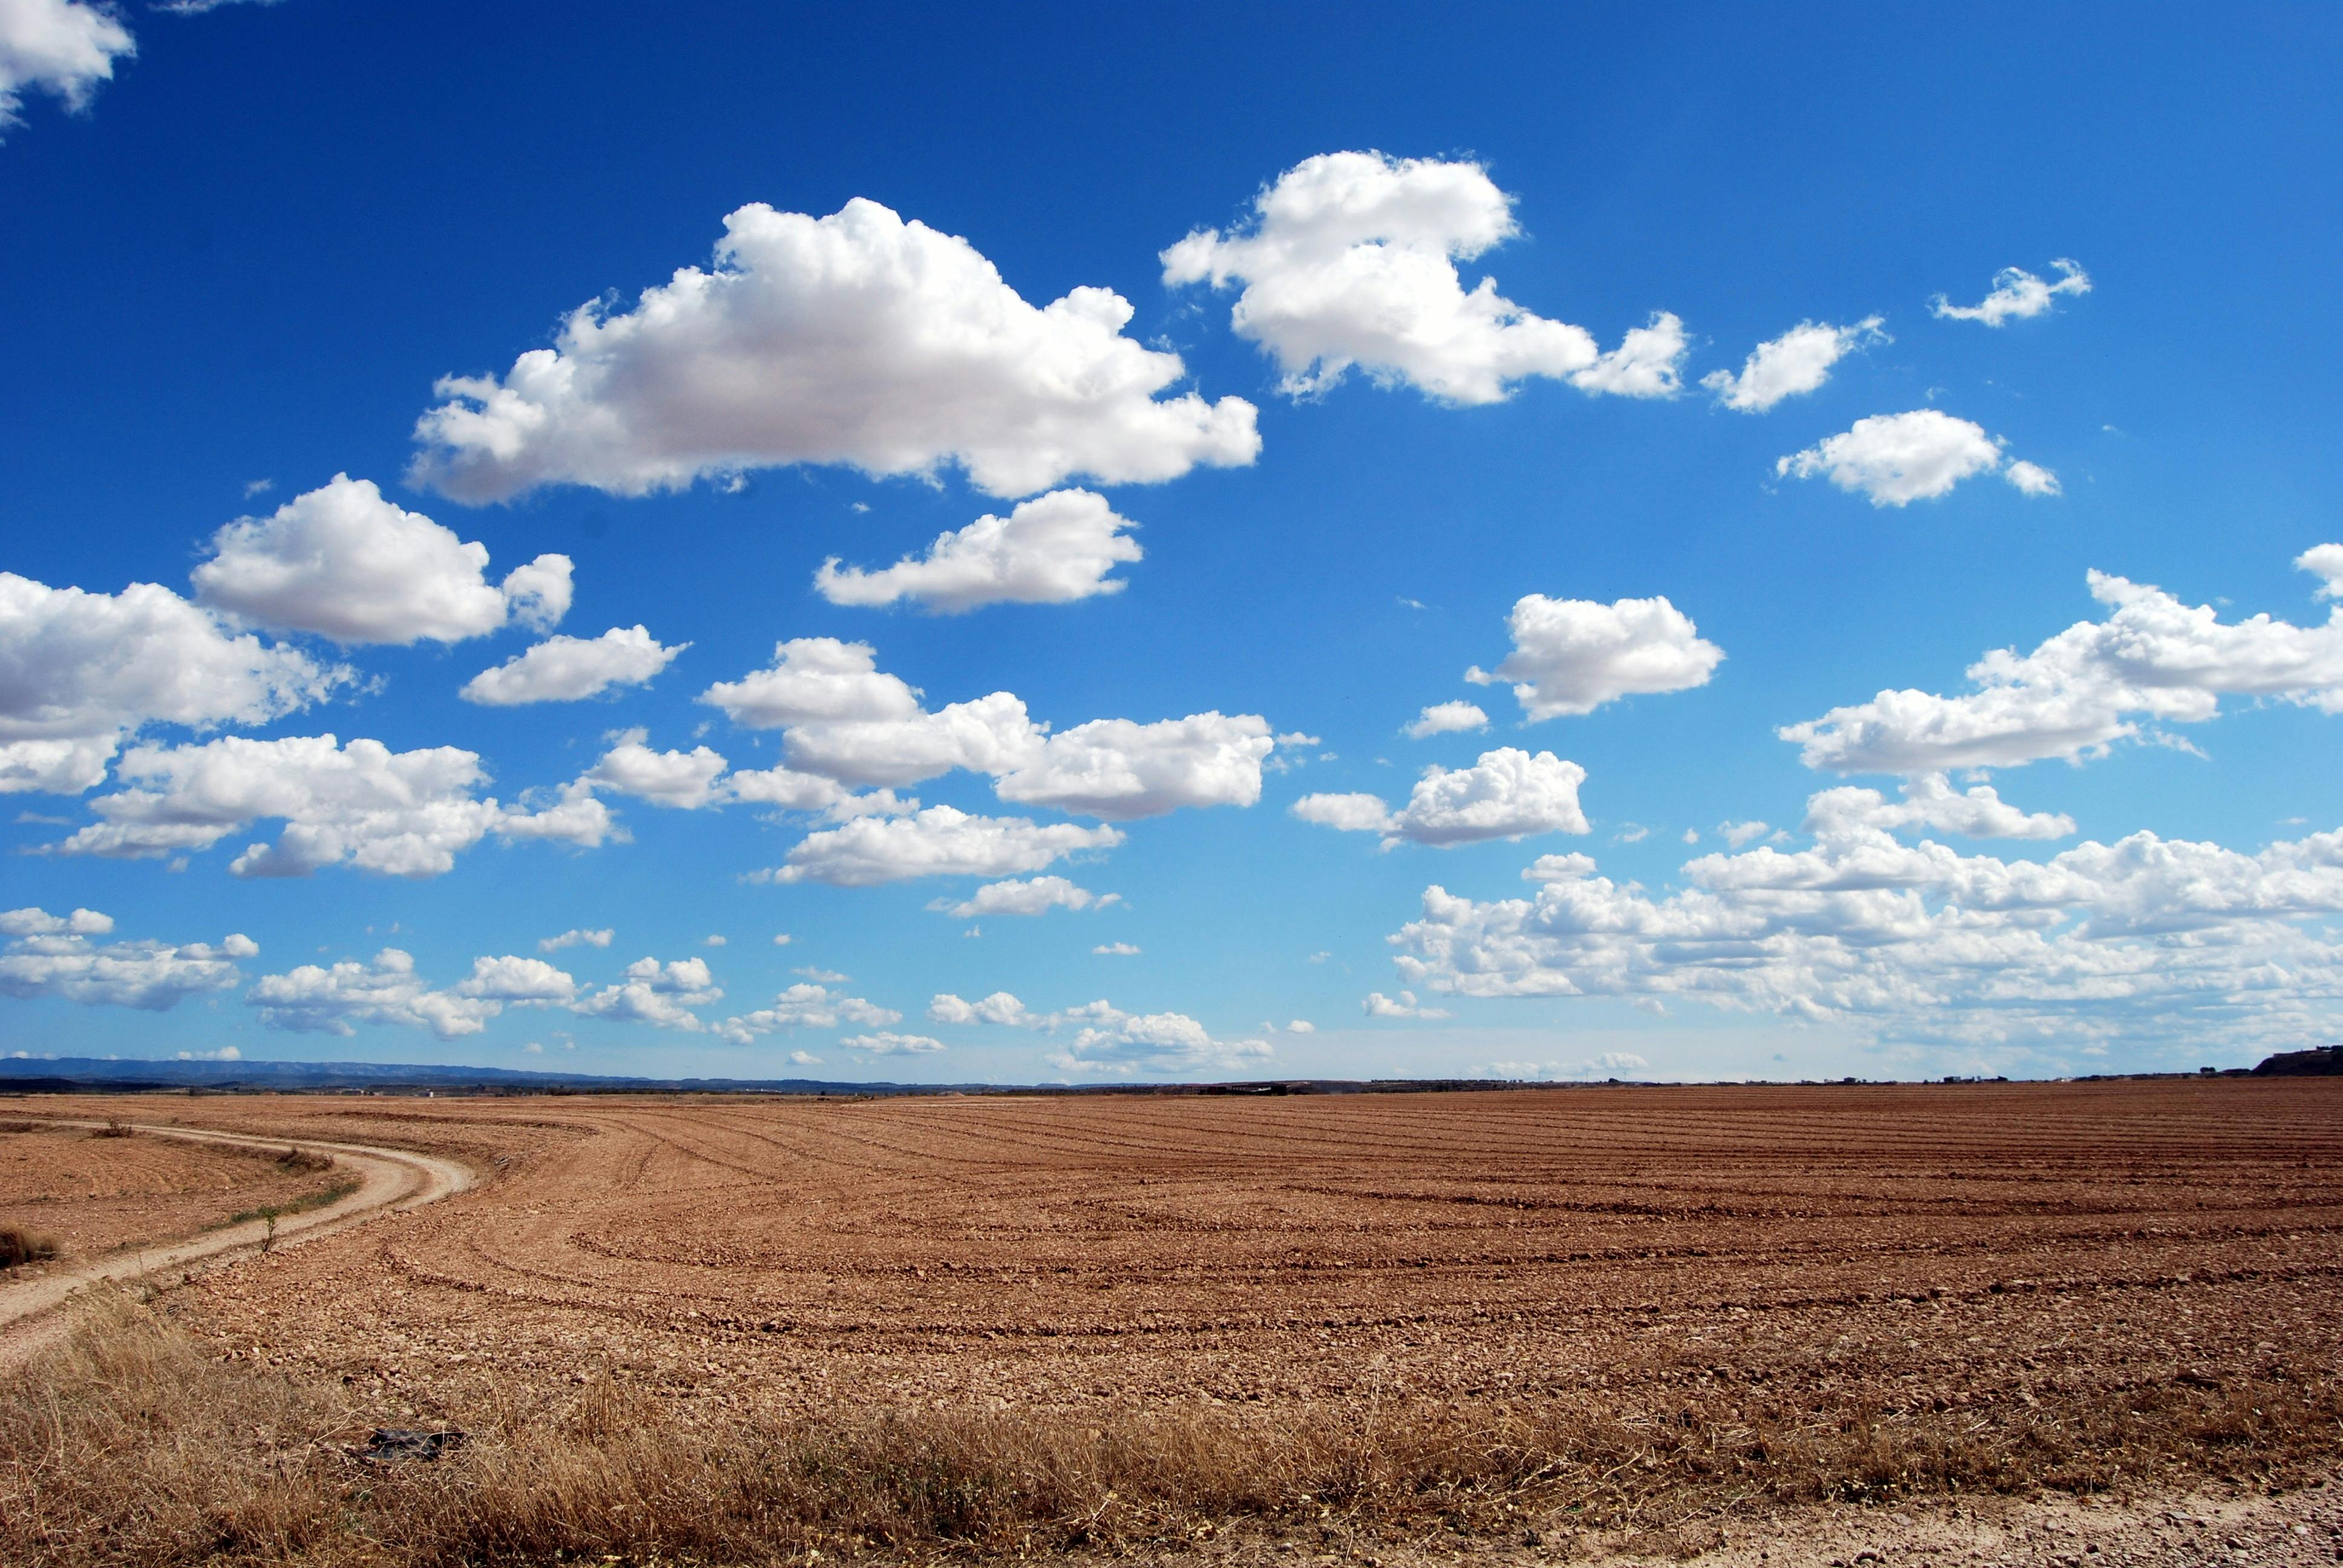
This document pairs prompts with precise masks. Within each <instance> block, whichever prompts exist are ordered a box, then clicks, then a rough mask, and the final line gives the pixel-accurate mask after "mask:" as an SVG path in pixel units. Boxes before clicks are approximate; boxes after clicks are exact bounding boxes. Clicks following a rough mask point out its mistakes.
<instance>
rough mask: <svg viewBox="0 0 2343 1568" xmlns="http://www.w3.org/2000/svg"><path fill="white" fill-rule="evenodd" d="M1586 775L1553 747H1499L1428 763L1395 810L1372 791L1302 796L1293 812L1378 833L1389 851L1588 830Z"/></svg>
mask: <svg viewBox="0 0 2343 1568" xmlns="http://www.w3.org/2000/svg"><path fill="white" fill-rule="evenodd" d="M1585 780H1586V769H1584V768H1582V767H1580V766H1579V765H1578V764H1577V763H1575V762H1565V761H1564V760H1563V759H1561V758H1559V757H1556V756H1555V755H1554V753H1553V752H1551V751H1540V752H1538V753H1536V754H1535V755H1532V754H1531V753H1529V752H1527V751H1523V750H1521V749H1517V748H1515V747H1511V746H1501V747H1498V748H1497V749H1494V750H1493V751H1483V753H1481V758H1480V760H1479V761H1477V762H1475V763H1473V766H1472V767H1470V768H1454V769H1450V768H1442V767H1438V766H1436V765H1435V766H1433V767H1430V768H1427V769H1424V770H1423V777H1422V778H1421V779H1417V780H1416V783H1415V788H1414V789H1413V791H1411V792H1410V794H1409V796H1408V802H1407V804H1406V806H1405V807H1403V808H1402V809H1400V810H1398V811H1393V810H1391V809H1388V808H1387V807H1385V806H1384V804H1383V801H1382V800H1381V799H1378V798H1377V797H1375V796H1373V795H1304V796H1303V797H1302V799H1299V800H1296V801H1295V802H1294V803H1293V806H1292V813H1293V815H1294V816H1296V817H1299V818H1300V819H1302V820H1303V821H1305V822H1316V823H1319V824H1321V825H1322V826H1324V827H1329V828H1335V829H1341V830H1342V831H1345V832H1369V833H1381V834H1382V835H1383V848H1385V849H1392V848H1393V847H1395V846H1397V845H1400V844H1403V843H1406V844H1428V845H1431V846H1433V848H1435V849H1453V848H1455V847H1456V846H1458V845H1460V844H1481V843H1486V842H1488V841H1489V840H1490V839H1521V838H1525V837H1527V836H1529V835H1531V834H1534V833H1584V832H1585V831H1587V824H1586V814H1585V812H1584V810H1582V809H1580V807H1579V804H1578V787H1579V786H1580V785H1581V784H1583V783H1584V782H1585Z"/></svg>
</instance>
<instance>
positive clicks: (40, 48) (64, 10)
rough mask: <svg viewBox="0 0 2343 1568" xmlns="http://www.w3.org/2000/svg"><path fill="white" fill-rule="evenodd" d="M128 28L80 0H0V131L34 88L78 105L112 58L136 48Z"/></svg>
mask: <svg viewBox="0 0 2343 1568" xmlns="http://www.w3.org/2000/svg"><path fill="white" fill-rule="evenodd" d="M135 52H136V45H134V44H133V43H132V41H131V37H130V29H129V28H127V27H125V26H124V25H122V22H121V20H120V18H118V17H116V15H114V13H113V12H112V11H111V10H109V9H107V8H106V7H103V6H98V5H84V4H82V3H81V0H0V131H5V130H6V129H7V128H8V127H9V126H13V125H15V124H16V122H17V121H18V119H20V118H21V117H22V109H23V105H24V99H25V92H26V91H27V90H28V89H31V88H38V89H40V90H41V91H43V92H46V93H53V94H55V95H56V96H58V97H60V98H62V99H64V100H65V106H66V107H68V108H74V109H78V108H80V107H82V106H84V105H85V104H86V103H88V102H89V95H90V93H91V91H92V90H93V89H95V88H96V86H97V85H98V84H99V83H100V82H106V81H111V80H112V79H113V77H114V62H115V61H116V60H117V59H120V58H122V57H123V56H125V55H130V54H132V53H135Z"/></svg>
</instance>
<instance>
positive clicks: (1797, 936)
mask: <svg viewBox="0 0 2343 1568" xmlns="http://www.w3.org/2000/svg"><path fill="white" fill-rule="evenodd" d="M1835 793H1836V792H1826V796H1818V797H1817V798H1816V799H1815V801H1814V802H1813V803H1812V807H1811V809H1810V812H1809V821H1810V824H1811V825H1812V827H1813V829H1814V831H1815V843H1814V845H1813V846H1812V847H1811V848H1809V849H1796V850H1789V851H1785V850H1782V849H1775V848H1772V847H1770V846H1768V847H1764V848H1758V849H1749V850H1745V851H1743V852H1740V853H1737V854H1717V855H1707V856H1703V857H1701V858H1699V859H1694V860H1692V861H1690V862H1689V863H1688V864H1686V865H1685V866H1684V872H1683V875H1684V879H1685V881H1686V882H1687V883H1688V884H1689V885H1688V886H1687V887H1685V888H1684V890H1682V891H1680V892H1677V893H1674V894H1671V895H1669V896H1667V897H1665V898H1654V897H1652V896H1650V895H1648V894H1646V893H1644V891H1642V890H1639V889H1637V888H1634V887H1633V886H1628V885H1622V884H1618V883H1614V882H1613V881H1612V880H1610V879H1607V878H1604V877H1601V876H1598V875H1596V874H1595V871H1594V866H1593V864H1592V862H1591V861H1590V862H1587V863H1586V864H1584V865H1583V866H1578V867H1574V868H1569V870H1570V871H1571V872H1572V873H1574V874H1567V875H1557V876H1554V877H1553V878H1552V879H1545V880H1544V881H1543V885H1542V886H1540V888H1539V889H1538V890H1537V892H1536V895H1535V896H1534V898H1529V899H1507V900H1493V901H1491V902H1486V903H1482V902H1475V901H1473V900H1468V899H1462V898H1458V897H1456V896H1454V895H1453V894H1451V893H1449V892H1447V891H1446V890H1443V889H1441V888H1438V887H1433V888H1430V889H1427V890H1425V893H1424V896H1423V914H1422V917H1421V918H1420V919H1419V920H1416V921H1415V922H1413V923H1412V924H1410V925H1409V926H1407V927H1406V928H1405V929H1403V930H1402V931H1401V932H1399V933H1398V935H1397V936H1395V937H1394V938H1393V945H1394V947H1395V948H1396V949H1397V950H1398V951H1397V962H1398V967H1399V970H1400V974H1401V977H1402V978H1403V980H1406V981H1407V982H1408V983H1410V984H1412V985H1425V986H1431V987H1433V988H1435V989H1438V990H1444V991H1449V992H1453V993H1455V994H1461V995H1467V996H1483V997H1503V996H1575V995H1604V996H1625V997H1630V998H1644V999H1653V1000H1674V999H1682V1000H1696V1001H1703V1002H1706V1003H1708V1004H1710V1005H1714V1006H1716V1007H1720V1008H1725V1009H1728V1010H1744V1011H1758V1012H1773V1013H1778V1014H1781V1015H1783V1016H1785V1017H1787V1018H1791V1019H1805V1020H1820V1021H1834V1022H1839V1023H1843V1024H1847V1025H1851V1026H1853V1027H1855V1029H1857V1030H1861V1031H1863V1032H1865V1033H1869V1034H1871V1035H1874V1036H1875V1037H1877V1038H1880V1039H1883V1040H1970V1041H1975V1042H1986V1043H1992V1042H2002V1043H2009V1042H2017V1043H2022V1044H2026V1045H2028V1046H2030V1047H2031V1048H2034V1049H2040V1050H2053V1051H2056V1050H2069V1049H2076V1048H2079V1047H2082V1046H2087V1045H2088V1044H2090V1043H2092V1042H2093V1041H2106V1040H2126V1041H2129V1042H2133V1043H2135V1044H2138V1043H2147V1042H2152V1041H2164V1042H2167V1043H2172V1044H2175V1045H2177V1046H2179V1047H2182V1048H2184V1049H2186V1050H2189V1051H2191V1052H2196V1051H2200V1050H2204V1049H2207V1048H2208V1047H2209V1046H2210V1045H2211V1044H2214V1043H2217V1042H2222V1041H2232V1042H2236V1043H2238V1044H2247V1043H2261V1042H2266V1041H2268V1040H2272V1039H2292V1038H2319V1039H2323V1038H2331V1036H2332V1032H2333V1030H2334V1028H2335V1024H2336V1019H2335V1012H2334V1006H2333V1002H2332V999H2333V998H2334V997H2336V996H2338V995H2343V946H2338V943H2337V941H2336V940H2335V925H2334V922H2335V920H2336V917H2337V916H2338V914H2343V831H2332V832H2325V833H2318V834H2313V835H2310V836H2308V837H2307V838H2305V839H2299V840H2296V841H2292V842H2279V843H2275V844H2272V845H2270V846H2268V848H2267V849H2262V850H2261V851H2259V852H2258V853H2253V854H2247V853H2244V852H2241V851H2237V850H2233V849H2227V848H2224V847H2222V846H2220V845H2218V844H2213V843H2205V842H2193V841H2189V840H2184V839H2162V838H2160V837H2158V836H2157V835H2156V834H2154V833H2148V832H2140V833H2134V834H2132V835H2131V836H2129V837H2128V838H2126V839H2121V840H2119V841H2117V842H2116V843H2112V844H2107V843H2099V842H2087V843H2083V844H2080V845H2077V846H2076V847H2075V848H2073V849H2068V850H2066V851H2065V852H2063V853H2060V854H2058V855H2056V856H2054V857H2052V858H2050V859H2046V860H2043V861H2031V860H2022V859H2011V860H2004V859H1996V858H1994V857H1991V856H1984V855H1976V856H1969V855H1962V854H1958V853H1956V851H1954V850H1952V849H1948V848H1946V846H1944V845H1942V844H1940V843H1936V842H1934V841H1931V840H1926V839H1924V840H1922V841H1920V842H1918V843H1916V844H1906V843H1904V842H1902V841H1900V840H1899V839H1897V838H1896V836H1895V835H1894V833H1893V832H1891V831H1890V830H1888V829H1885V828H1883V827H1880V826H1876V825H1875V823H1874V822H1873V821H1872V820H1870V818H1872V817H1873V816H1874V815H1875V813H1874V812H1871V811H1868V810H1865V809H1845V808H1846V807H1848V806H1849V805H1850V802H1849V801H1848V800H1846V799H1845V798H1844V797H1841V798H1840V799H1838V800H1836V801H1833V800H1831V799H1827V794H1835ZM1973 803H1976V802H1973ZM1853 804H1855V805H1857V806H1858V807H1860V806H1861V805H1863V804H1865V803H1853ZM1867 804H1869V805H1871V806H1877V805H1879V804H1881V802H1879V801H1878V800H1877V799H1876V798H1874V799H1873V801H1871V802H1869V803H1867ZM1941 804H1943V803H1942V802H1939V805H1941ZM1976 804H1983V803H1976ZM1996 805H1997V803H1996ZM1958 811H1959V809H1958V808H1956V809H1955V812H1956V814H1957V813H1958ZM1927 825H1929V824H1926V823H1925V822H1923V821H1921V820H1919V819H1918V813H1915V814H1913V815H1912V816H1911V817H1910V818H1907V819H1906V820H1905V821H1904V822H1902V823H1901V824H1900V826H1901V827H1902V828H1903V829H1905V830H1910V829H1916V828H1920V827H1924V826H1927ZM2001 825H2003V826H2008V825H2009V824H2006V823H2004V824H2001ZM1562 869H1563V868H1556V870H1558V871H1559V870H1562ZM2191 1060H2194V1058H2193V1056H2192V1058H2191Z"/></svg>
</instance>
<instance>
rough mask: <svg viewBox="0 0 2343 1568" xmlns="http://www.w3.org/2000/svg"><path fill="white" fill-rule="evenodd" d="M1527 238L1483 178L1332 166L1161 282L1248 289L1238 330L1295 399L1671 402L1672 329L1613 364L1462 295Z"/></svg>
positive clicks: (1294, 171)
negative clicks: (1581, 396)
mask: <svg viewBox="0 0 2343 1568" xmlns="http://www.w3.org/2000/svg"><path fill="white" fill-rule="evenodd" d="M1518 232H1519V230H1518V228H1517V226H1516V225H1515V224H1514V221H1513V201H1512V198H1511V197H1509V196H1506V195H1505V194H1504V193H1503V191H1501V190H1499V189H1498V188H1497V186H1496V185H1495V183H1494V182H1493V181H1492V180H1491V179H1490V178H1489V176H1488V174H1487V171H1485V170H1484V169H1483V167H1482V166H1480V165H1479V164H1476V163H1469V162H1458V161H1448V160H1443V159H1438V158H1406V159H1400V158H1391V157H1386V156H1383V154H1381V153H1376V152H1342V153H1327V154H1322V155H1321V156H1316V157H1312V158H1307V159H1304V160H1303V161H1302V163H1300V164H1297V165H1296V166H1293V167H1292V168H1291V169H1288V170H1287V171H1286V172H1285V173H1284V174H1282V175H1281V176H1278V179H1277V181H1276V183H1275V184H1273V185H1272V186H1269V187H1268V188H1267V189H1265V190H1263V191H1262V193H1261V195H1260V196H1258V197H1257V198H1256V199H1255V200H1254V203H1253V217H1252V223H1251V225H1250V226H1248V227H1246V228H1244V229H1242V230H1239V231H1234V232H1231V233H1227V234H1223V233H1222V232H1221V231H1219V230H1217V229H1198V230H1196V231H1195V232H1193V233H1192V234H1190V235H1189V236H1188V237H1187V238H1185V239H1183V240H1182V241H1181V242H1180V243H1179V244H1177V245H1175V246H1172V247H1171V248H1170V249H1169V250H1166V251H1164V252H1163V254H1162V262H1163V281H1164V282H1165V283H1166V284H1167V285H1171V286H1181V285H1186V284H1198V283H1206V284H1210V285H1211V286H1213V287H1215V288H1226V287H1230V286H1242V291H1241V292H1240V293H1239V294H1238V296H1237V299H1236V304H1235V307H1234V308H1233V310H1232V313H1231V316H1230V325H1231V326H1232V327H1233V328H1234V329H1235V331H1236V333H1237V335H1238V336H1239V337H1244V338H1246V339H1248V340H1250V341H1252V342H1254V343H1257V344H1259V345H1260V346H1261V347H1262V350H1263V351H1264V352H1266V353H1267V354H1268V355H1269V356H1270V357H1272V359H1273V360H1275V361H1276V364H1277V367H1278V368H1279V370H1280V371H1282V373H1283V377H1284V378H1283V382H1282V388H1283V390H1284V391H1286V392H1287V393H1289V394H1291V395H1292V396H1295V397H1306V396H1309V395H1312V394H1314V393H1318V392H1322V391H1324V390H1326V389H1327V388H1329V387H1332V386H1334V385H1335V384H1336V383H1337V382H1339V381H1341V380H1342V377H1343V376H1344V375H1345V374H1346V373H1347V372H1348V371H1349V370H1350V369H1351V367H1353V366H1357V367H1360V368H1361V369H1363V370H1364V371H1365V372H1366V373H1367V374H1368V375H1369V376H1371V377H1373V378H1374V379H1375V380H1376V381H1378V382H1380V383H1382V384H1384V385H1387V386H1388V385H1395V384H1397V383H1400V382H1405V383H1407V384H1409V385H1411V386H1413V387H1416V388H1417V389H1418V390H1420V391H1422V392H1423V393H1424V394H1425V395H1427V396H1429V397H1435V398H1438V399H1439V400H1441V401H1443V402H1447V403H1459V404H1474V403H1494V402H1499V401H1502V400H1503V398H1505V397H1508V396H1509V395H1510V394H1511V391H1512V384H1513V383H1514V382H1516V381H1519V380H1522V379H1523V378H1524V377H1532V376H1544V377H1558V378H1562V379H1566V380H1569V381H1571V382H1573V383H1574V384H1575V385H1577V386H1579V387H1584V389H1586V390H1587V391H1590V392H1612V393H1618V394H1623V395H1625V396H1630V397H1666V396H1669V395H1671V394H1673V393H1674V391H1675V390H1676V366H1677V364H1678V362H1679V361H1680V360H1681V359H1682V357H1683V354H1684V332H1683V326H1682V324H1681V323H1680V322H1678V321H1677V320H1676V318H1675V317H1673V316H1668V315H1665V314H1662V315H1658V316H1654V317H1653V319H1652V322H1651V324H1650V325H1648V326H1646V327H1638V328H1636V329H1634V331H1631V332H1629V333H1628V334H1627V335H1626V337H1625V339H1624V341H1623V342H1622V343H1621V345H1620V346H1619V347H1617V348H1615V349H1614V350H1612V351H1611V352H1610V353H1609V354H1607V355H1606V354H1604V353H1602V352H1600V351H1599V350H1598V349H1597V347H1596V346H1595V341H1594V336H1593V334H1591V333H1589V332H1588V331H1587V330H1586V329H1585V328H1584V327H1574V326H1572V325H1571V324H1570V323H1568V322H1565V321H1553V320H1548V319H1547V318H1545V317H1541V316H1538V315H1536V314H1535V313H1534V312H1532V311H1529V310H1526V309H1524V308H1523V307H1521V306H1518V305H1516V304H1514V303H1513V301H1512V300H1509V299H1506V298H1505V297H1503V296H1501V295H1500V294H1498V292H1497V285H1496V280H1495V279H1494V278H1491V277H1483V278H1482V279H1481V280H1480V282H1479V283H1477V284H1476V285H1474V286H1473V287H1472V288H1471V289H1469V290H1468V289H1466V288H1465V286H1464V284H1463V279H1462V278H1461V277H1460V276H1458V275H1457V271H1456V264H1457V263H1458V262H1459V261H1470V260H1472V259H1473V258H1474V257H1476V256H1480V255H1482V254H1483V252H1485V251H1487V250H1489V249H1490V248H1491V247H1493V246H1497V245H1499V244H1502V243H1503V241H1505V240H1507V239H1510V238H1512V237H1513V236H1514V235H1515V234H1516V233H1518Z"/></svg>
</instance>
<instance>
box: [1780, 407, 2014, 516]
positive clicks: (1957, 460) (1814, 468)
mask: <svg viewBox="0 0 2343 1568" xmlns="http://www.w3.org/2000/svg"><path fill="white" fill-rule="evenodd" d="M2001 448H2002V443H2001V442H2000V441H1998V440H1996V439H1995V438H1994V437H1991V436H1988V435H1986V433H1985V427H1983V426H1982V425H1978V424H1976V423H1974V422H1973V421H1970V420H1967V419H1961V418H1956V417H1954V416H1952V415H1950V414H1947V413H1946V412H1945V411H1944V410H1942V409H1941V408H1915V409H1913V410H1912V411H1911V412H1910V413H1908V414H1873V415H1869V416H1867V417H1864V418H1861V419H1857V420H1856V421H1855V423H1854V424H1853V425H1851V426H1849V427H1847V428H1846V429H1845V430H1842V431H1841V432H1839V433H1838V434H1837V435H1835V436H1831V437H1825V439H1824V440H1823V441H1822V442H1821V443H1819V444H1818V445H1815V446H1812V447H1807V448H1806V449H1805V451H1802V452H1793V453H1792V454H1790V456H1788V457H1784V458H1782V459H1781V460H1780V461H1778V462H1776V463H1775V465H1774V472H1775V477H1782V478H1789V477H1796V478H1800V479H1810V478H1812V477H1814V476H1815V475H1816V474H1822V475H1825V476H1827V477H1829V479H1830V482H1831V483H1832V484H1834V485H1836V486H1837V487H1839V488H1840V489H1842V490H1845V491H1848V492H1849V493H1853V492H1855V491H1858V490H1859V491H1861V492H1862V493H1863V494H1864V495H1865V496H1868V497H1869V498H1871V504H1872V505H1873V506H1875V507H1902V506H1908V505H1910V504H1911V503H1912V502H1914V501H1928V500H1934V499H1936V498H1937V497H1939V496H1943V495H1946V494H1949V493H1950V492H1951V490H1952V488H1953V487H1954V486H1956V485H1957V484H1959V483H1960V482H1961V481H1962V480H1963V479H1966V478H1968V477H1972V476H1974V475H1976V474H1990V473H1994V472H1996V471H1999V472H2000V474H2001V476H2002V477H2004V478H2005V479H2006V480H2008V481H2009V483H2010V484H2012V485H2014V486H2015V487H2017V489H2019V490H2020V491H2022V492H2024V493H2025V494H2026V495H2029V496H2055V495H2056V494H2057V493H2058V477H2057V476H2056V474H2053V473H2052V472H2050V470H2049V469H2047V468H2045V467H2041V466H2040V465H2038V464H2035V463H2027V462H2022V461H2021V462H2015V463H2011V464H2010V465H2009V466H2008V467H2006V468H2005V467H2002V449H2001Z"/></svg>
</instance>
